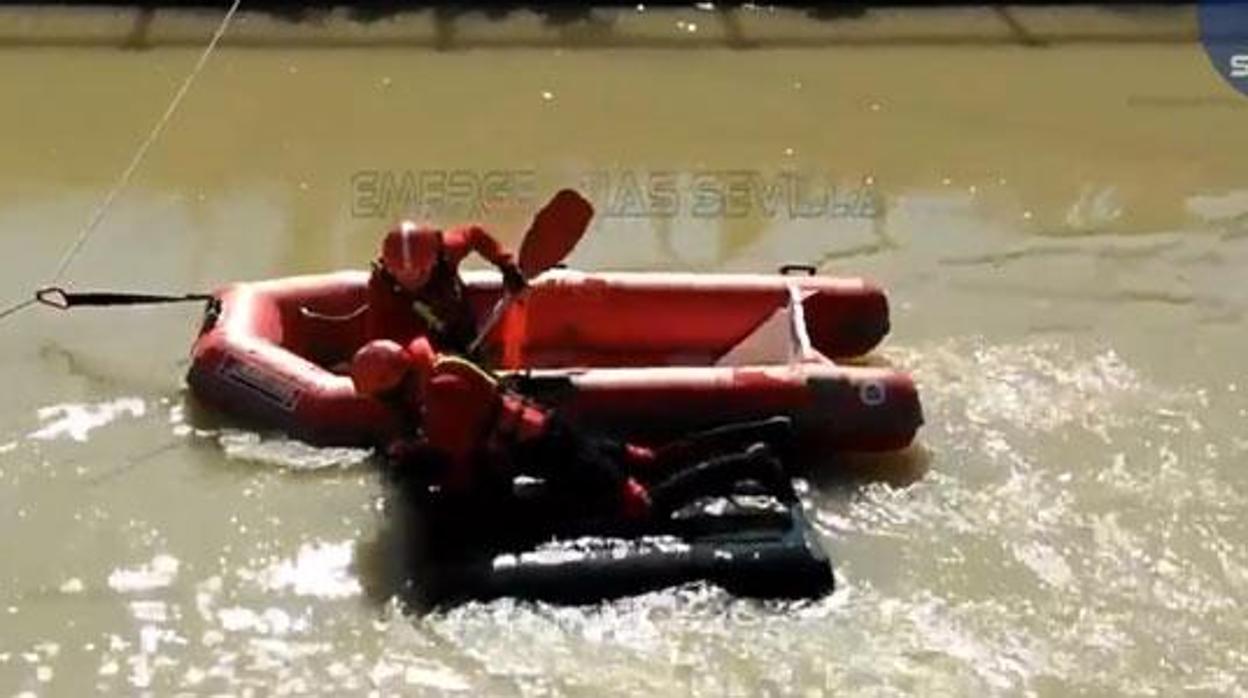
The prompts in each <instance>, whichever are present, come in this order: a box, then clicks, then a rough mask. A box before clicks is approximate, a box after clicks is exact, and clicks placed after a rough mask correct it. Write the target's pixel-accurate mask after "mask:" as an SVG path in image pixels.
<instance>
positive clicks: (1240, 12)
mask: <svg viewBox="0 0 1248 698" xmlns="http://www.w3.org/2000/svg"><path fill="white" fill-rule="evenodd" d="M1199 17H1200V43H1201V44H1202V45H1204V47H1205V53H1206V54H1208V56H1209V60H1210V62H1212V63H1213V67H1214V69H1215V70H1217V71H1218V73H1219V74H1220V75H1222V77H1223V79H1225V80H1226V81H1227V82H1228V83H1230V85H1231V87H1234V88H1235V89H1236V90H1239V92H1240V93H1241V94H1244V95H1248V0H1202V1H1201V3H1200V8H1199Z"/></svg>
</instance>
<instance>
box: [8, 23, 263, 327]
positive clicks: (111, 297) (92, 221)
mask: <svg viewBox="0 0 1248 698" xmlns="http://www.w3.org/2000/svg"><path fill="white" fill-rule="evenodd" d="M241 4H242V0H233V2H232V3H231V4H230V9H228V10H226V13H225V16H224V17H222V18H221V23H220V24H218V25H217V28H216V31H214V32H213V33H212V38H211V39H209V40H208V45H207V46H205V47H204V50H203V52H202V53H200V54H199V60H197V61H196V62H195V66H194V67H193V68H191V72H190V73H188V74H187V76H186V78H185V79H184V80H183V81H182V85H181V86H180V87H179V88H178V90H177V92H175V93H174V95H173V99H171V100H170V101H169V105H168V106H167V107H165V111H164V112H163V113H162V114H161V115H160V118H159V119H157V121H156V125H155V126H153V127H152V128H151V130H149V131H148V132H147V136H146V137H145V138H144V139H143V142H142V143H141V144H140V145H139V148H138V150H136V151H135V153H134V155H133V156H132V157H131V158H130V163H129V164H128V165H126V169H125V170H123V171H122V173H121V175H120V176H119V177H118V178H117V181H116V182H115V183H114V184H113V186H112V188H111V189H109V191H108V194H107V195H105V197H104V199H103V200H102V201H101V202H100V203H99V205H98V206H96V207H95V210H94V211H92V212H91V217H90V218H89V219H87V222H86V223H85V224H84V225H83V226H82V228H81V229H80V230H79V231H78V235H77V236H76V237H75V238H74V241H73V243H71V244H70V246H69V247H68V248H66V250H65V252H64V254H62V255H61V259H60V262H59V263H57V265H56V271H55V272H53V274H52V278H50V279H49V280H48V281H49V283H57V282H58V281H60V280H61V279H62V277H64V276H65V272H66V271H68V269H69V265H70V263H71V262H73V261H74V258H75V257H76V256H77V255H78V253H79V252H80V251H81V250H82V248H83V245H85V244H86V242H87V238H89V237H91V234H92V233H94V232H95V229H96V228H98V227H99V225H100V221H102V220H104V215H105V214H106V213H108V211H109V209H111V208H112V205H113V202H114V201H115V200H116V199H117V197H118V196H119V195H120V194H121V192H122V190H124V189H125V188H126V186H127V185H128V184H129V183H130V179H131V178H132V177H133V176H134V173H135V172H136V171H137V170H138V169H139V165H141V164H142V162H143V159H144V158H145V157H146V156H147V151H148V150H150V149H151V147H152V144H154V143H155V142H156V139H157V138H158V137H159V136H160V134H161V132H162V131H164V129H165V126H166V125H167V124H168V123H169V121H170V120H171V119H173V114H174V112H176V111H177V110H178V106H179V105H181V104H182V99H183V98H184V97H186V94H187V93H188V92H189V91H190V89H191V85H192V84H193V83H194V82H195V78H196V77H198V76H199V74H200V73H201V72H202V71H203V69H204V66H205V65H206V64H207V63H208V58H209V56H211V55H212V52H213V51H214V50H215V49H216V48H217V43H218V42H220V41H221V37H222V36H224V35H225V30H226V29H227V28H229V26H230V22H231V20H233V19H234V15H235V13H237V12H238V7H239V5H241ZM46 291H58V292H59V293H60V297H61V298H62V299H64V300H66V301H67V302H66V304H65V305H63V306H62V305H57V304H56V303H53V302H49V301H48V300H45V299H44V298H42V297H40V296H41V295H45V292H46ZM191 295H199V294H188V295H187V296H176V297H175V296H143V295H141V294H132V293H113V294H110V293H102V294H91V293H80V294H68V293H65V292H64V291H61V290H60V289H40V290H39V291H37V292H36V293H35V297H34V298H27V299H26V300H23V301H18V302H16V303H13V304H12V305H10V306H7V307H5V308H4V309H3V310H0V320H4V319H5V318H7V317H9V316H10V315H14V314H16V313H18V312H21V311H22V310H25V309H26V308H29V307H30V306H32V305H34V304H36V303H42V304H43V305H50V306H52V307H54V308H61V309H62V310H64V309H65V308H69V307H71V306H73V305H136V304H139V303H177V302H181V301H183V300H187V301H189V300H211V298H210V297H207V296H203V297H197V298H192V297H190V296H191ZM127 298H128V299H130V300H125V299H127ZM175 298H176V300H174V299H175ZM71 299H72V300H71ZM138 299H142V300H138ZM105 300H107V301H108V302H104V301H105Z"/></svg>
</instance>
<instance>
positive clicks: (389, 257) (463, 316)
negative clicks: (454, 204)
mask: <svg viewBox="0 0 1248 698" xmlns="http://www.w3.org/2000/svg"><path fill="white" fill-rule="evenodd" d="M469 252H476V253H477V254H479V255H481V256H482V257H484V258H485V259H487V260H489V261H490V262H491V263H492V264H494V266H496V267H498V269H499V271H501V272H502V273H503V285H504V287H505V288H506V289H507V291H508V292H511V293H517V292H519V291H521V290H522V289H523V288H524V287H525V284H526V282H525V280H524V275H523V274H522V273H521V272H520V269H519V268H518V267H517V266H516V262H515V260H514V259H513V257H512V255H511V253H510V252H509V251H507V250H506V249H505V248H504V247H503V246H502V245H500V244H499V243H498V241H497V240H495V239H494V238H493V236H491V235H490V234H489V233H488V232H486V231H485V229H484V228H482V227H480V226H477V225H466V226H460V227H457V228H451V229H450V230H446V231H442V230H436V229H433V228H428V227H422V226H418V225H417V224H415V223H413V222H412V221H402V222H401V223H399V224H398V225H397V226H395V227H394V228H392V229H390V230H389V231H388V232H387V233H386V236H385V238H384V240H383V241H382V245H381V256H380V258H379V259H378V260H377V261H375V262H374V263H373V271H372V275H371V276H370V277H369V279H368V313H367V316H366V318H365V324H366V327H365V333H366V335H367V338H368V339H391V340H394V341H396V342H398V343H400V344H406V343H408V342H410V341H411V340H412V339H414V338H416V337H420V336H427V337H429V339H430V341H431V342H432V343H433V345H434V346H436V347H437V348H438V349H439V350H441V351H447V352H454V353H459V354H463V353H466V352H467V350H468V346H469V345H470V344H471V343H472V341H473V340H474V339H475V338H476V334H477V324H476V318H475V317H474V316H473V313H472V310H471V308H469V307H468V303H467V301H466V300H465V298H464V284H463V281H462V280H461V279H460V278H459V263H460V262H461V261H463V259H464V258H465V257H467V256H468V253H469Z"/></svg>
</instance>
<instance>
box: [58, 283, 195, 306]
mask: <svg viewBox="0 0 1248 698" xmlns="http://www.w3.org/2000/svg"><path fill="white" fill-rule="evenodd" d="M215 299H216V296H214V295H212V294H210V293H183V294H180V295H168V294H160V293H118V292H113V291H90V292H86V293H71V292H69V291H66V290H65V289H63V288H61V287H59V286H49V287H47V288H41V289H39V290H38V291H36V292H35V299H34V300H35V301H37V302H39V303H42V304H43V305H46V306H48V307H50V308H56V309H58V310H69V309H70V308H73V307H76V306H110V305H156V304H161V303H192V302H200V303H202V302H211V301H213V300H215Z"/></svg>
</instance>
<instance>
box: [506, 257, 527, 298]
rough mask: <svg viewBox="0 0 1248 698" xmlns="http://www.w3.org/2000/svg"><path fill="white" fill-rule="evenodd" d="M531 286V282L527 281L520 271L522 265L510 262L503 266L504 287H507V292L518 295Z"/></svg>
mask: <svg viewBox="0 0 1248 698" xmlns="http://www.w3.org/2000/svg"><path fill="white" fill-rule="evenodd" d="M528 287H529V282H528V281H525V279H524V274H522V273H521V272H520V267H518V266H516V265H515V264H508V265H507V266H505V267H503V288H505V289H507V293H510V294H511V295H513V296H514V295H516V294H517V293H520V292H521V291H523V290H524V289H526V288H528Z"/></svg>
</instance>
